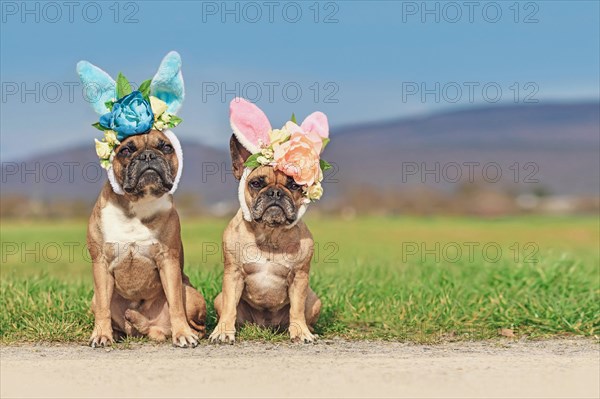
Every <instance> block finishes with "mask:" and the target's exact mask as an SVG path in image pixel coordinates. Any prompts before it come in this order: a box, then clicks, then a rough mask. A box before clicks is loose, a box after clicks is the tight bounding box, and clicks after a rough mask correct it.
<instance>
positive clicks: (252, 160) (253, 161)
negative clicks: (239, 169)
mask: <svg viewBox="0 0 600 399" xmlns="http://www.w3.org/2000/svg"><path fill="white" fill-rule="evenodd" d="M261 155H262V154H261V153H260V152H257V153H256V154H252V155H250V156H249V157H248V159H246V162H244V166H245V167H247V168H257V167H259V166H260V162H258V157H260V156H261Z"/></svg>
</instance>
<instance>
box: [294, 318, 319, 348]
mask: <svg viewBox="0 0 600 399" xmlns="http://www.w3.org/2000/svg"><path fill="white" fill-rule="evenodd" d="M288 331H289V332H290V338H291V340H292V342H296V343H298V342H300V343H305V344H311V343H313V342H315V341H316V340H317V337H316V336H315V335H313V333H311V332H310V330H309V329H308V326H307V325H306V324H304V325H302V324H301V323H291V324H290V328H289V329H288Z"/></svg>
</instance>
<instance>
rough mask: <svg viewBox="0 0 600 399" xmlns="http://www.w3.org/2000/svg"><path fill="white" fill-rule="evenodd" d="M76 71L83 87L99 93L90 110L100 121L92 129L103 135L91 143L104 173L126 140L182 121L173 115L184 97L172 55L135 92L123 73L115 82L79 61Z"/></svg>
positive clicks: (177, 62) (178, 65)
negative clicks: (94, 146) (118, 147)
mask: <svg viewBox="0 0 600 399" xmlns="http://www.w3.org/2000/svg"><path fill="white" fill-rule="evenodd" d="M77 71H78V73H79V76H80V78H81V81H82V82H83V83H84V85H85V86H86V87H88V86H93V87H94V88H95V89H97V90H98V91H99V95H97V96H96V97H95V98H94V101H92V107H93V108H94V110H95V111H96V112H97V113H98V114H100V120H99V121H98V122H96V123H94V124H92V126H94V127H95V128H97V129H99V130H102V131H103V132H104V138H103V139H102V140H97V139H94V140H95V142H96V154H97V155H98V157H99V158H100V165H102V167H103V168H105V169H107V170H109V169H111V167H112V159H113V156H114V153H115V148H116V147H117V146H118V145H119V144H120V143H121V141H123V140H125V139H126V138H127V137H129V136H133V135H137V134H145V133H149V132H150V130H152V129H155V130H159V131H163V130H165V129H169V128H173V127H175V126H177V125H179V124H180V123H181V122H182V119H181V118H180V117H178V116H177V115H175V112H176V111H177V110H178V109H179V107H180V106H181V102H182V101H183V97H184V92H183V78H182V76H181V58H180V56H179V54H178V53H176V52H173V51H172V52H170V53H169V54H167V56H166V57H165V58H164V60H163V61H162V63H161V65H160V67H159V70H158V72H157V73H156V75H155V76H154V77H153V78H152V79H148V80H145V81H144V82H142V83H141V84H140V86H139V88H138V89H137V90H133V89H132V87H131V84H130V83H129V81H128V80H127V78H126V77H125V76H124V75H123V74H121V73H119V75H118V77H117V81H116V82H115V81H114V80H112V78H111V77H110V76H109V75H108V74H107V73H106V72H104V71H102V70H101V69H100V68H98V67H96V66H94V65H92V64H90V63H89V62H87V61H81V62H79V63H78V64H77Z"/></svg>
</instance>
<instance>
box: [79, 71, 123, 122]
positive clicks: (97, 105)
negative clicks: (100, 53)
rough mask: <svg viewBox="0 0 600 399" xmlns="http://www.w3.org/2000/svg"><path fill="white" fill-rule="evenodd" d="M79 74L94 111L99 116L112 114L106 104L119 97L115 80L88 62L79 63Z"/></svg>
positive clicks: (86, 96)
mask: <svg viewBox="0 0 600 399" xmlns="http://www.w3.org/2000/svg"><path fill="white" fill-rule="evenodd" d="M77 74H78V75H79V79H81V83H83V90H84V93H85V98H86V101H88V102H89V103H90V104H91V106H92V108H94V111H96V113H97V114H99V115H103V114H106V113H107V112H110V110H109V109H108V108H107V107H106V105H105V103H106V102H107V101H110V100H113V99H115V98H116V95H117V91H116V84H115V81H114V80H113V78H111V77H110V75H109V74H107V73H106V72H104V71H103V70H102V69H100V68H98V67H97V66H95V65H93V64H91V63H89V62H87V61H79V62H78V63H77Z"/></svg>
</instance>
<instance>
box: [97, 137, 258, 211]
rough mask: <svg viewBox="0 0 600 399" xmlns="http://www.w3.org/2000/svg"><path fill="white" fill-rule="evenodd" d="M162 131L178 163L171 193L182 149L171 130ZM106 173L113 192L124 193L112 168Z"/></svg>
mask: <svg viewBox="0 0 600 399" xmlns="http://www.w3.org/2000/svg"><path fill="white" fill-rule="evenodd" d="M163 133H164V135H165V136H167V138H168V139H169V141H170V142H171V145H172V146H173V149H174V150H175V155H176V156H177V161H178V164H179V166H178V167H177V175H176V176H175V180H174V181H173V187H171V190H169V194H173V193H174V192H175V191H176V190H177V186H178V185H179V180H180V179H181V174H182V173H183V150H182V149H181V143H180V142H179V139H178V138H177V136H175V133H173V132H172V131H171V130H164V131H163ZM111 162H112V159H111ZM107 175H108V181H109V183H110V186H111V187H112V189H113V191H114V192H115V194H118V195H124V194H125V191H124V190H123V187H121V185H120V184H119V182H118V181H117V178H116V176H115V171H114V168H109V169H108V170H107ZM248 212H250V211H248Z"/></svg>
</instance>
